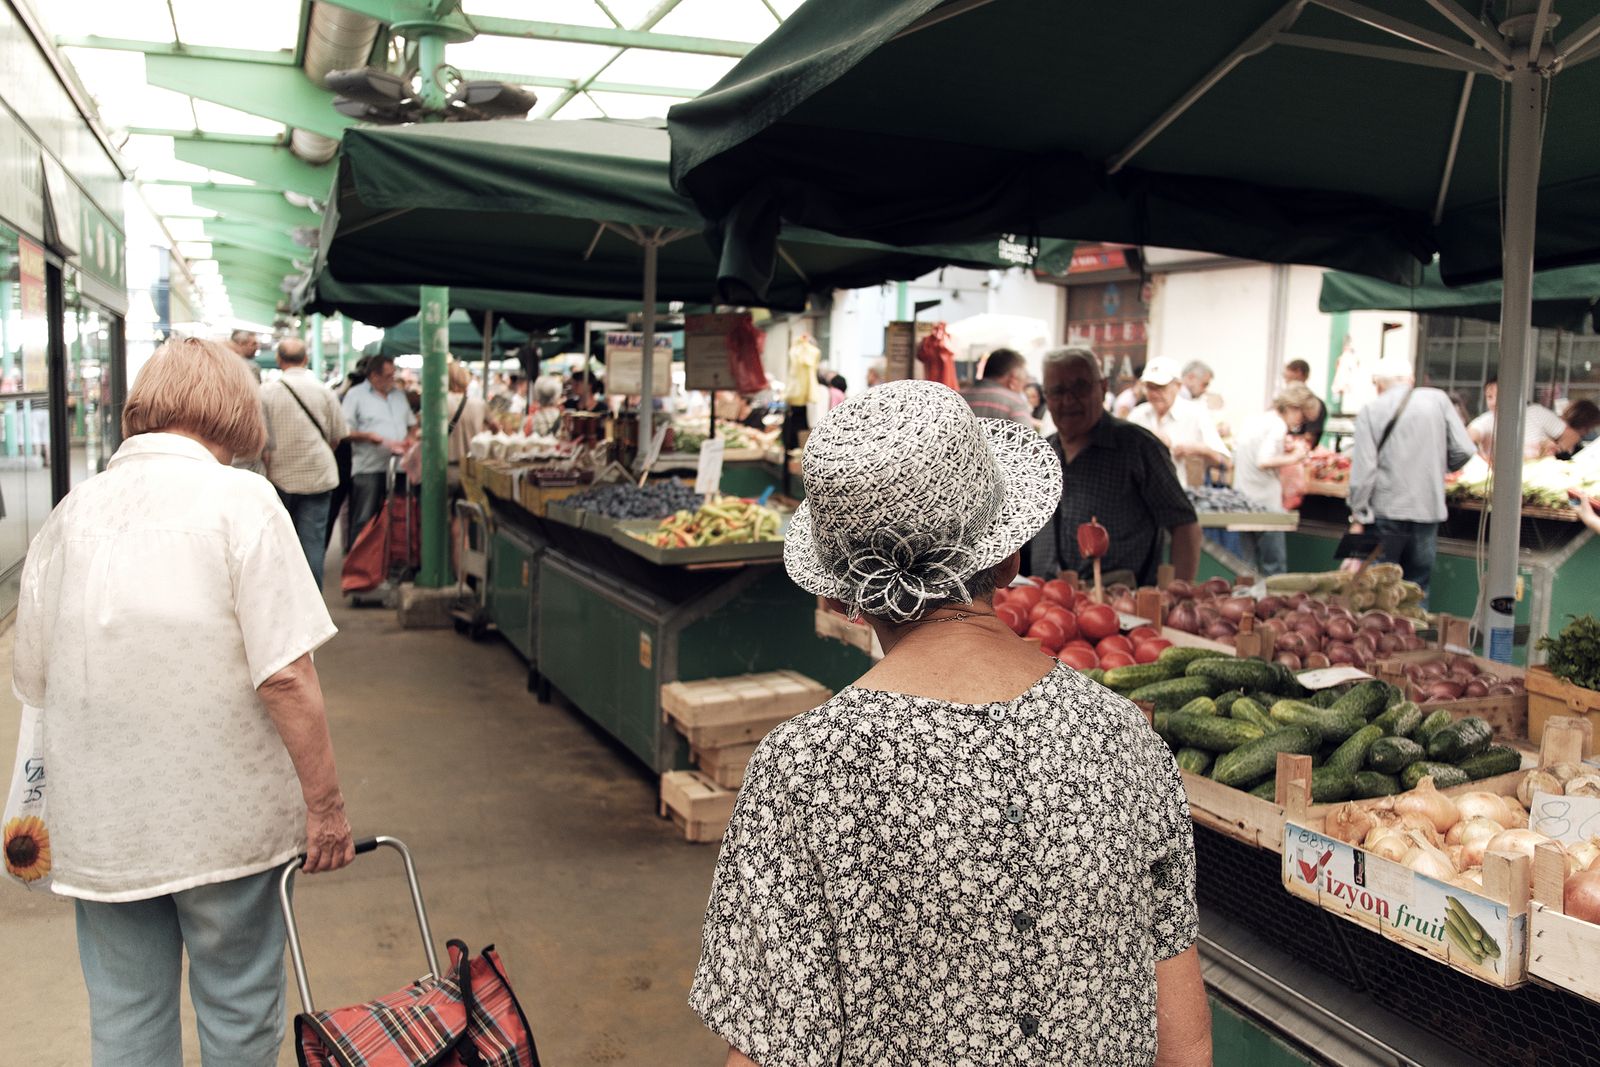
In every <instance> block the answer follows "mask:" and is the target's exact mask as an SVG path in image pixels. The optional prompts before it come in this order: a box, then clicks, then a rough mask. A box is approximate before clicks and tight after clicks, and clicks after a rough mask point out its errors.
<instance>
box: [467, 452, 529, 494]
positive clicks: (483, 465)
mask: <svg viewBox="0 0 1600 1067" xmlns="http://www.w3.org/2000/svg"><path fill="white" fill-rule="evenodd" d="M478 469H479V472H480V478H481V480H482V482H483V491H484V492H486V493H488V494H489V495H490V496H494V497H499V498H500V499H501V500H509V501H512V502H515V501H516V499H517V483H518V482H519V481H521V480H522V478H521V475H522V468H520V467H516V466H513V465H512V464H510V463H507V462H506V461H505V460H501V459H485V460H480V461H478Z"/></svg>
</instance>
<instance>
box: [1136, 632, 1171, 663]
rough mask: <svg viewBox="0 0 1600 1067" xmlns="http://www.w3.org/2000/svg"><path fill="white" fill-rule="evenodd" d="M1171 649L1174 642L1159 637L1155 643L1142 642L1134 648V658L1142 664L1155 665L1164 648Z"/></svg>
mask: <svg viewBox="0 0 1600 1067" xmlns="http://www.w3.org/2000/svg"><path fill="white" fill-rule="evenodd" d="M1171 647H1172V642H1171V641H1168V640H1167V639H1166V638H1164V637H1158V638H1156V639H1155V640H1154V641H1140V642H1139V643H1138V644H1137V645H1135V646H1134V648H1133V658H1134V659H1135V660H1137V661H1139V662H1140V663H1154V662H1155V661H1156V657H1157V656H1160V655H1161V650H1162V649H1163V648H1171Z"/></svg>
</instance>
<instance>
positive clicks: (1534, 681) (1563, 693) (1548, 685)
mask: <svg viewBox="0 0 1600 1067" xmlns="http://www.w3.org/2000/svg"><path fill="white" fill-rule="evenodd" d="M1559 715H1570V716H1575V717H1578V718H1582V719H1584V720H1585V721H1587V722H1588V723H1589V725H1590V727H1591V728H1594V729H1600V693H1597V692H1595V691H1594V690H1593V689H1585V688H1583V686H1581V685H1573V684H1572V683H1571V682H1568V681H1565V680H1564V679H1561V678H1557V677H1556V676H1555V675H1553V674H1551V673H1550V671H1549V669H1548V668H1545V667H1530V668H1528V736H1529V737H1530V738H1532V739H1533V740H1535V741H1538V740H1539V739H1541V738H1542V737H1544V731H1545V724H1546V723H1548V722H1549V721H1550V719H1551V717H1552V716H1559Z"/></svg>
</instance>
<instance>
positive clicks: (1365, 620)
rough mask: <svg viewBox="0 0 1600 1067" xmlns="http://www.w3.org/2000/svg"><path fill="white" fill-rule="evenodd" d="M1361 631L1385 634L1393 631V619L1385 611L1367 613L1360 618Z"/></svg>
mask: <svg viewBox="0 0 1600 1067" xmlns="http://www.w3.org/2000/svg"><path fill="white" fill-rule="evenodd" d="M1360 625H1361V629H1363V630H1378V631H1380V632H1383V633H1387V632H1389V631H1390V630H1392V629H1394V619H1393V617H1391V616H1390V614H1389V613H1388V612H1387V611H1369V612H1367V613H1366V614H1364V615H1362V616H1361V623H1360Z"/></svg>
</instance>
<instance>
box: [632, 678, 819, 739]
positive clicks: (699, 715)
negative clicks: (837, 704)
mask: <svg viewBox="0 0 1600 1067" xmlns="http://www.w3.org/2000/svg"><path fill="white" fill-rule="evenodd" d="M832 695H833V694H832V693H831V692H829V690H828V689H827V688H826V687H824V686H822V685H819V684H818V683H816V682H814V681H812V680H811V679H810V678H807V677H806V676H805V675H803V674H799V673H796V672H795V671H771V672H769V673H766V674H745V675H740V676H738V677H734V678H706V679H704V680H702V681H698V682H668V683H667V684H666V685H664V686H662V687H661V708H662V712H663V714H664V715H665V716H666V718H667V719H668V720H669V721H670V722H671V723H672V724H673V725H674V726H675V727H676V728H677V729H678V731H679V732H680V733H682V734H683V735H684V736H685V737H687V738H688V739H689V744H690V745H691V746H692V747H694V748H698V749H711V748H722V747H725V746H727V745H738V744H749V743H752V742H755V741H759V740H761V739H762V738H763V737H765V736H766V734H767V731H769V730H771V729H772V728H773V727H774V726H777V725H778V724H779V723H781V722H784V721H785V720H788V719H792V718H794V717H795V716H796V715H799V714H800V713H801V712H803V711H810V710H811V709H812V708H814V707H817V706H818V705H820V704H823V703H826V702H827V700H828V698H829V697H831V696H832Z"/></svg>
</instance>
